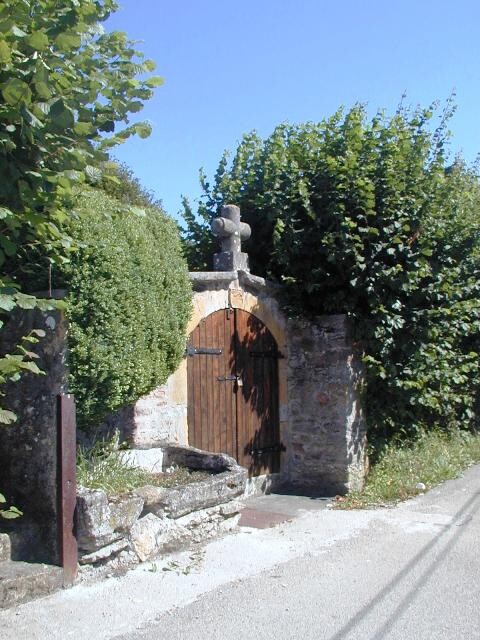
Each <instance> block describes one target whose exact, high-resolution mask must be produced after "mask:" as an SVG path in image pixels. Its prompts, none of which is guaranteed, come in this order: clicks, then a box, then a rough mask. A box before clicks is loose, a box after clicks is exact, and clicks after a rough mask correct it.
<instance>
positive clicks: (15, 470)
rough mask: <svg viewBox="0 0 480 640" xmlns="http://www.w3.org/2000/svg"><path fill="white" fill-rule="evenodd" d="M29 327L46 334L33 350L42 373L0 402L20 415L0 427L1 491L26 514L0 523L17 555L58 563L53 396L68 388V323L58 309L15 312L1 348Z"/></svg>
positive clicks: (10, 388)
mask: <svg viewBox="0 0 480 640" xmlns="http://www.w3.org/2000/svg"><path fill="white" fill-rule="evenodd" d="M32 329H43V330H44V331H45V332H46V336H45V338H41V339H40V341H39V342H38V344H36V345H32V349H31V350H32V351H35V352H36V353H37V354H38V356H39V358H38V359H37V360H36V361H35V362H36V363H37V364H38V366H39V367H40V368H41V369H42V370H43V371H44V372H45V375H34V374H31V373H25V374H24V375H23V376H22V378H21V380H20V381H19V382H12V383H8V384H7V385H6V387H5V388H4V391H5V394H6V395H5V397H4V398H2V405H3V406H5V407H6V408H8V409H10V410H11V411H14V412H15V413H16V414H17V416H18V418H17V421H16V422H15V423H13V424H11V425H8V426H3V425H1V426H0V492H2V493H4V494H5V496H6V497H7V499H8V500H9V502H10V503H11V504H14V505H15V506H16V507H18V508H19V509H21V510H22V511H23V513H24V515H23V516H22V517H21V518H18V519H16V520H13V521H10V522H8V521H6V520H4V521H2V522H1V523H0V526H2V528H4V529H5V528H8V530H9V533H10V534H11V538H12V546H13V556H14V558H15V559H22V560H23V559H25V560H35V561H38V562H47V563H52V564H57V563H58V561H59V551H58V543H57V500H58V495H57V420H56V396H57V395H58V394H59V393H64V392H66V382H67V369H66V321H65V319H64V317H63V314H62V313H61V312H59V311H48V312H46V313H42V312H40V311H38V310H36V309H35V310H31V311H19V312H17V313H15V314H13V317H12V318H11V319H10V321H9V323H8V324H7V325H6V326H5V327H4V329H2V333H1V344H0V348H1V352H2V353H11V352H12V349H13V348H14V345H16V344H18V343H19V342H20V340H21V338H22V337H23V336H25V335H28V333H29V332H30V331H31V330H32Z"/></svg>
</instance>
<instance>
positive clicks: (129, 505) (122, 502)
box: [108, 494, 143, 533]
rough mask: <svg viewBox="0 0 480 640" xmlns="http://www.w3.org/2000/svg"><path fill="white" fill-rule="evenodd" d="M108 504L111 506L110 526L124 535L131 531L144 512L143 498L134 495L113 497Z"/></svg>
mask: <svg viewBox="0 0 480 640" xmlns="http://www.w3.org/2000/svg"><path fill="white" fill-rule="evenodd" d="M108 504H109V506H110V521H109V524H110V526H111V528H112V529H113V530H114V531H121V532H122V533H125V532H127V531H129V530H130V529H131V527H132V525H133V523H134V522H135V521H136V520H138V518H139V517H140V514H141V513H142V510H143V498H142V497H140V496H138V495H133V494H128V495H123V496H115V497H112V498H110V499H109V501H108Z"/></svg>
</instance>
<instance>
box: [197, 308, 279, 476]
mask: <svg viewBox="0 0 480 640" xmlns="http://www.w3.org/2000/svg"><path fill="white" fill-rule="evenodd" d="M187 354H188V363H187V374H188V382H187V384H188V437H189V444H190V445H191V446H194V447H198V448H199V449H205V450H207V451H213V452H217V453H227V454H229V455H231V456H233V457H234V458H236V459H237V460H238V462H239V464H241V465H242V466H245V467H247V468H248V469H249V472H250V475H260V474H263V473H276V472H278V471H279V470H280V451H281V450H282V445H281V443H280V432H279V417H278V362H277V361H278V358H279V357H280V355H279V352H278V348H277V343H276V341H275V338H274V337H273V336H272V334H271V333H270V331H269V330H268V329H267V327H266V326H265V325H264V324H263V322H261V320H259V319H258V318H256V317H255V316H254V315H253V314H251V313H249V312H248V311H244V310H243V309H231V308H229V309H221V310H219V311H215V312H214V313H212V314H210V315H209V316H207V317H206V318H203V319H202V320H201V321H200V322H199V324H198V325H197V327H196V328H195V329H194V331H193V332H192V333H191V334H190V338H189V343H188V347H187Z"/></svg>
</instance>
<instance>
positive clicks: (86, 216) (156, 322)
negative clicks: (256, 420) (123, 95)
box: [54, 189, 191, 429]
mask: <svg viewBox="0 0 480 640" xmlns="http://www.w3.org/2000/svg"><path fill="white" fill-rule="evenodd" d="M76 200H77V201H76V207H75V208H76V210H77V211H79V212H80V214H81V215H79V216H78V217H76V219H75V220H74V221H73V222H72V223H71V224H70V233H71V235H72V237H73V238H74V239H75V242H76V243H77V244H78V246H79V249H78V250H77V251H75V252H74V253H73V255H72V258H71V261H70V262H69V263H67V264H66V265H64V266H63V267H62V269H61V272H60V273H57V272H55V273H54V285H55V286H58V285H59V284H62V285H63V286H66V288H67V290H68V296H67V305H68V311H67V313H68V319H69V368H70V390H71V392H72V393H74V394H75V396H76V399H77V407H78V421H79V426H81V427H82V428H84V429H85V428H87V427H90V428H91V427H94V426H95V424H98V423H99V422H101V421H102V420H103V418H104V417H105V415H106V414H108V413H109V412H111V411H114V410H116V409H119V408H120V407H122V406H124V405H127V404H130V403H133V402H135V401H136V400H137V399H138V398H139V397H140V396H141V395H143V394H145V393H147V392H149V391H151V390H152V389H153V388H155V387H156V386H158V385H159V384H162V383H163V382H165V380H166V379H167V377H168V376H169V374H170V373H172V372H173V371H174V370H175V369H176V367H177V366H178V364H179V362H180V359H181V357H182V354H183V351H184V349H185V328H186V324H187V321H188V319H189V315H190V308H191V290H190V284H189V280H188V273H187V266H186V263H185V261H184V259H183V257H182V253H181V246H180V239H179V236H178V231H177V228H176V225H175V223H174V222H173V220H171V219H169V218H168V217H167V216H166V215H165V214H163V213H162V212H161V211H160V210H159V209H158V208H155V207H151V208H148V209H144V210H141V209H138V208H132V207H125V206H124V205H122V204H120V203H119V202H118V201H117V200H115V199H113V198H112V197H110V196H109V195H108V194H106V193H105V192H103V191H101V190H96V189H84V190H82V192H81V193H80V194H79V195H78V196H77V199H76Z"/></svg>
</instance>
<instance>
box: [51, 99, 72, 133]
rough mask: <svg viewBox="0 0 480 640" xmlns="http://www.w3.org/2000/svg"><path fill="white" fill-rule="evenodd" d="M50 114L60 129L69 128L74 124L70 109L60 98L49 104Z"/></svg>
mask: <svg viewBox="0 0 480 640" xmlns="http://www.w3.org/2000/svg"><path fill="white" fill-rule="evenodd" d="M50 116H51V117H52V119H53V122H54V123H55V125H56V126H57V127H59V128H60V129H69V128H70V127H73V125H74V124H75V118H74V116H73V112H72V110H71V109H70V107H68V106H67V105H66V104H65V102H64V101H63V100H62V99H61V98H60V99H59V100H56V101H55V102H54V103H53V104H52V105H51V107H50Z"/></svg>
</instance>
